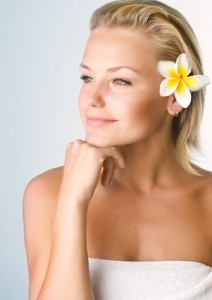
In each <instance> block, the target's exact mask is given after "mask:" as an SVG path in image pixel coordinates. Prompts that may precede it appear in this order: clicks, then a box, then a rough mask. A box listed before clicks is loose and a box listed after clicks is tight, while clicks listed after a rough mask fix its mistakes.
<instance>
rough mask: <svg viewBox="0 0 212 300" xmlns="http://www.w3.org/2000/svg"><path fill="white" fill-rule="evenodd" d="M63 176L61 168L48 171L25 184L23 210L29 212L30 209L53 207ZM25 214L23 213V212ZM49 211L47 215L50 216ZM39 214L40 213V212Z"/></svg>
mask: <svg viewBox="0 0 212 300" xmlns="http://www.w3.org/2000/svg"><path fill="white" fill-rule="evenodd" d="M62 176H63V167H58V168H54V169H50V170H48V171H46V172H44V173H42V174H39V175H37V176H36V177H34V178H33V179H31V180H30V182H29V183H28V184H27V186H26V188H25V191H24V208H26V209H28V210H30V208H31V207H33V208H35V207H36V206H38V207H39V209H41V208H42V207H43V208H44V209H45V207H48V208H50V207H52V208H53V207H54V206H55V205H56V200H57V197H58V194H59V190H60V185H61V181H62ZM24 212H25V211H24ZM51 212H53V211H51V210H49V214H51ZM40 213H41V211H40Z"/></svg>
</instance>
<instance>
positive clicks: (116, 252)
mask: <svg viewBox="0 0 212 300" xmlns="http://www.w3.org/2000/svg"><path fill="white" fill-rule="evenodd" d="M105 200H106V201H105ZM105 200H103V201H96V202H95V201H94V202H93V204H92V206H91V209H90V211H89V214H88V227H87V236H88V252H89V255H90V256H91V257H104V258H109V259H117V260H193V261H202V262H206V260H207V263H208V261H209V260H211V259H212V258H211V255H212V254H211V243H210V238H209V235H208V223H207V219H206V218H205V214H204V209H203V208H202V206H201V205H200V203H199V202H198V201H192V200H190V201H189V199H188V200H186V201H185V200H184V201H183V200H181V201H179V200H177V199H174V197H173V199H171V200H172V201H167V199H162V200H157V199H152V201H148V200H146V201H145V200H142V199H141V201H140V202H139V201H133V200H132V201H129V199H128V201H127V199H122V201H116V202H115V201H114V202H113V201H111V199H105ZM125 200H126V201H125Z"/></svg>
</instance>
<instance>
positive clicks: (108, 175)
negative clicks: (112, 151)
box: [101, 157, 116, 186]
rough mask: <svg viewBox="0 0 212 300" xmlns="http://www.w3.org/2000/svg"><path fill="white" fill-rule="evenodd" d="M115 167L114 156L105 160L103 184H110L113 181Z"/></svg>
mask: <svg viewBox="0 0 212 300" xmlns="http://www.w3.org/2000/svg"><path fill="white" fill-rule="evenodd" d="M115 168H116V166H115V163H114V160H113V158H112V157H109V158H108V159H106V160H105V161H104V163H103V173H102V178H101V183H102V185H103V186H108V185H109V184H110V183H111V181H112V179H113V175H114V171H115Z"/></svg>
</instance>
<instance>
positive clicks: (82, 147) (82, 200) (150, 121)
mask: <svg viewBox="0 0 212 300" xmlns="http://www.w3.org/2000/svg"><path fill="white" fill-rule="evenodd" d="M158 59H159V57H158V53H157V50H156V49H155V48H154V47H153V45H152V44H151V40H149V39H148V37H147V36H145V35H141V34H140V33H139V34H138V33H137V32H135V31H130V30H127V29H123V28H113V29H107V28H99V29H97V30H95V31H93V32H92V33H91V35H90V38H89V40H88V43H87V46H86V49H85V54H84V57H83V60H82V64H81V74H82V79H83V84H82V87H81V91H80V95H79V110H80V114H81V118H82V122H83V124H84V126H85V132H86V136H85V141H82V140H77V141H74V142H72V143H70V144H68V146H67V149H66V156H65V164H64V167H60V168H56V169H52V170H49V171H47V172H45V173H43V174H41V175H39V176H37V177H35V178H34V179H32V180H31V181H30V182H29V184H28V185H27V187H26V190H25V195H24V225H25V241H26V250H27V259H28V265H29V276H30V291H29V294H30V296H29V298H30V300H35V299H37V300H44V299H45V300H50V299H51V300H59V299H60V300H61V299H70V300H76V299H78V300H90V299H94V297H93V292H92V288H91V283H90V279H89V269H88V257H93V258H104V259H111V260H131V261H158V260H159V261H160V260H184V261H197V262H200V263H203V264H206V265H209V266H212V175H211V173H210V172H207V171H203V170H199V171H200V172H201V173H202V175H203V176H194V175H190V174H188V173H187V172H186V171H185V170H184V169H183V168H182V167H181V166H180V165H179V163H178V162H177V159H176V157H175V152H174V149H173V145H172V139H171V124H172V122H173V114H174V112H175V111H176V110H177V111H178V112H180V111H181V110H182V107H180V106H179V104H178V103H177V102H176V101H175V99H174V97H173V95H171V96H169V97H166V98H164V97H161V96H160V95H159V85H160V82H161V80H162V78H161V76H160V74H159V73H158V71H157V63H158Z"/></svg>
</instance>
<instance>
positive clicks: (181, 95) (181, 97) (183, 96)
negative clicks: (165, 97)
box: [174, 79, 191, 108]
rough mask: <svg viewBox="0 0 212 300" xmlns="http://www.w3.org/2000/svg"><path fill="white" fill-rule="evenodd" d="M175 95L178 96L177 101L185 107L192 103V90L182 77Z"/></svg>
mask: <svg viewBox="0 0 212 300" xmlns="http://www.w3.org/2000/svg"><path fill="white" fill-rule="evenodd" d="M174 95H175V97H176V101H177V102H178V103H179V104H180V105H181V106H182V107H184V108H186V107H188V106H189V104H190V103H191V92H190V91H189V89H188V88H187V86H186V84H185V83H184V81H183V80H182V79H181V80H180V81H179V84H178V87H177V89H176V91H175V92H174Z"/></svg>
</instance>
